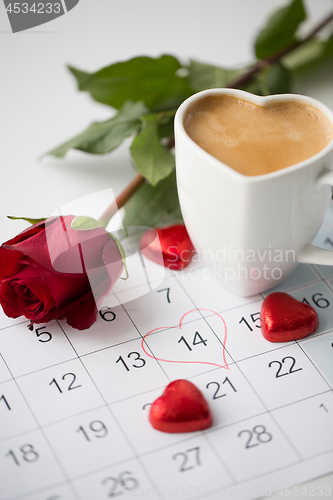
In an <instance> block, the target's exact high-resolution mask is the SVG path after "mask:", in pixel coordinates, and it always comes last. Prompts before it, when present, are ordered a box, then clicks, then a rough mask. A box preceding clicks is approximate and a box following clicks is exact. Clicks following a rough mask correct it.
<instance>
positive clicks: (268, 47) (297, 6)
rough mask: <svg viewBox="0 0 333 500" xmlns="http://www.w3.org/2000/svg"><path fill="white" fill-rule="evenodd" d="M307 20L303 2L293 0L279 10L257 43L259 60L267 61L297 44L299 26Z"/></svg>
mask: <svg viewBox="0 0 333 500" xmlns="http://www.w3.org/2000/svg"><path fill="white" fill-rule="evenodd" d="M305 19H306V12H305V9H304V6H303V2H302V0H293V1H292V2H291V3H290V4H289V5H287V6H286V7H283V8H282V9H279V10H278V11H277V12H275V13H274V14H273V15H272V16H271V17H270V18H269V20H268V22H267V24H266V26H265V27H264V28H263V29H262V30H261V32H260V33H259V35H258V37H257V39H256V42H255V53H256V56H257V58H258V59H267V58H268V57H269V56H271V55H272V54H274V53H275V52H278V51H280V50H282V49H284V48H285V47H287V46H289V45H291V44H292V43H293V42H295V40H296V38H295V33H296V31H297V28H298V26H299V25H300V23H302V22H303V21H304V20H305Z"/></svg>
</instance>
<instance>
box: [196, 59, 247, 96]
mask: <svg viewBox="0 0 333 500" xmlns="http://www.w3.org/2000/svg"><path fill="white" fill-rule="evenodd" d="M188 70H189V83H190V85H191V87H193V89H194V90H196V91H200V90H205V89H213V88H223V87H226V86H228V85H229V84H230V83H231V82H232V81H233V80H235V79H236V78H238V77H239V76H240V75H241V74H243V73H244V70H241V69H225V68H220V67H218V66H212V65H210V64H204V63H201V62H197V61H193V60H192V61H190V65H189V67H188Z"/></svg>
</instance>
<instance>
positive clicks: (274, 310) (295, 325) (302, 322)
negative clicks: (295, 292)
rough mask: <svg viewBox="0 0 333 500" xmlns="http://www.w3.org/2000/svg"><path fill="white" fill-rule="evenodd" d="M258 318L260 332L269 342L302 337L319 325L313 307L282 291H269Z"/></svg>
mask: <svg viewBox="0 0 333 500" xmlns="http://www.w3.org/2000/svg"><path fill="white" fill-rule="evenodd" d="M260 320H261V333H262V334H263V336H264V337H265V339H266V340H269V341H270V342H287V341H290V340H299V339H303V338H304V337H307V336H308V335H310V334H311V333H313V332H314V331H315V330H316V329H317V328H318V326H319V319H318V314H317V313H316V311H315V310H314V309H313V307H311V306H310V305H309V304H305V303H304V302H300V301H299V300H296V299H294V297H292V296H291V295H288V294H287V293H283V292H275V293H271V294H270V295H268V297H266V298H265V300H264V302H263V304H262V307H261V312H260Z"/></svg>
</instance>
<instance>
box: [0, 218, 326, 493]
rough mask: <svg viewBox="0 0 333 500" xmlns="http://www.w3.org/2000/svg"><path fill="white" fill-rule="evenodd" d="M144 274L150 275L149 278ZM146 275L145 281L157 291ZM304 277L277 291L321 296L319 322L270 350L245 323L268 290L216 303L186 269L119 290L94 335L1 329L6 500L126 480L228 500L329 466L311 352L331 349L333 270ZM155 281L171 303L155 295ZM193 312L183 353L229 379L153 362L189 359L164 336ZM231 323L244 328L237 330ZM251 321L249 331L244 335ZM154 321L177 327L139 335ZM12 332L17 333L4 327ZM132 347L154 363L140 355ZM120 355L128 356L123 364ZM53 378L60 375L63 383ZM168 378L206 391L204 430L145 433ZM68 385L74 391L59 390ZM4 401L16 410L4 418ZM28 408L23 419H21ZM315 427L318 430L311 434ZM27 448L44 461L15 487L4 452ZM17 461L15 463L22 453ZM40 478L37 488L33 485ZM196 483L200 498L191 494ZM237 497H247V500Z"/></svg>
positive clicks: (198, 368) (200, 368) (103, 488)
mask: <svg viewBox="0 0 333 500" xmlns="http://www.w3.org/2000/svg"><path fill="white" fill-rule="evenodd" d="M332 216H333V212H332ZM332 227H333V225H332ZM146 271H147V272H148V271H149V273H150V271H151V269H150V268H149V269H148V268H147V269H146ZM149 273H148V279H149V280H150V282H151V283H153V282H154V283H155V282H157V281H158V280H154V279H153V276H152V275H150V274H149ZM304 273H305V274H304V276H303V275H302V274H301V273H300V272H298V274H297V273H296V275H294V276H296V277H293V278H292V279H291V280H290V281H288V279H289V278H288V279H287V281H286V284H285V285H282V287H281V286H279V290H283V291H287V293H289V292H290V293H291V294H292V295H294V296H295V297H296V298H300V300H302V298H303V293H304V297H306V299H307V300H308V301H309V302H311V301H312V297H313V294H314V293H317V292H318V293H319V292H320V293H321V294H322V295H317V296H316V297H315V298H317V299H318V297H320V298H322V301H321V302H319V306H320V305H325V304H326V302H327V304H328V306H327V307H326V308H322V309H321V308H320V307H319V308H318V305H317V304H316V303H315V304H314V306H315V307H316V309H317V311H318V313H319V316H320V321H321V325H320V329H319V332H314V334H312V335H311V336H308V337H306V338H304V339H300V340H299V341H293V342H288V343H281V344H279V345H278V346H277V345H274V344H269V343H267V341H265V340H264V339H263V337H262V335H261V333H260V329H259V328H255V327H256V326H258V324H259V319H258V312H259V309H260V304H262V301H263V300H264V299H265V296H266V294H265V293H262V294H258V295H256V296H254V297H250V298H246V299H245V300H244V299H243V298H240V299H238V298H237V297H236V296H234V295H231V294H230V295H228V293H229V292H226V291H225V290H224V291H222V293H221V297H220V296H218V295H216V292H217V291H218V289H217V288H216V287H215V284H213V285H212V291H211V292H210V285H209V284H208V282H207V281H204V278H200V276H199V278H198V280H197V281H196V282H193V283H192V282H191V281H190V278H191V275H189V274H188V275H187V274H186V271H185V272H184V273H176V272H174V271H173V272H171V271H170V272H169V271H167V272H166V278H165V280H164V282H163V283H162V284H161V285H160V286H157V288H155V289H152V290H151V291H150V293H149V294H146V295H142V296H140V297H138V298H137V299H136V300H134V301H129V302H128V303H127V302H126V303H124V304H123V303H121V302H120V295H119V294H118V291H117V292H112V295H113V297H114V298H113V299H112V300H113V302H119V304H117V305H115V306H112V307H111V306H110V307H109V306H108V310H110V311H111V310H114V314H113V315H114V321H112V322H109V323H107V322H106V320H104V318H103V316H102V319H101V318H100V317H99V316H98V318H97V323H96V325H93V327H92V330H91V335H90V332H87V334H85V333H84V332H83V333H80V332H79V333H77V332H74V333H75V335H74V333H73V332H72V329H71V328H70V327H68V328H67V324H66V323H65V322H63V321H60V322H57V325H58V326H57V328H59V329H60V331H61V332H62V335H58V334H57V330H56V329H55V327H54V326H50V329H49V328H48V327H46V328H44V330H45V331H44V330H41V332H42V334H43V332H44V335H43V337H41V339H42V340H43V341H47V340H50V342H48V343H45V344H44V343H43V344H42V343H40V341H39V342H38V341H37V343H36V335H35V334H33V335H31V334H30V335H29V334H28V335H25V333H28V332H25V330H26V328H25V326H24V325H25V323H26V321H24V322H22V323H15V324H14V325H9V326H8V325H7V326H5V327H2V328H0V351H1V353H0V390H3V394H4V397H5V398H6V400H3V401H2V400H1V399H0V418H2V416H3V417H5V418H6V421H5V426H6V425H7V427H8V429H7V430H6V431H5V432H3V433H2V434H0V444H1V447H2V448H1V449H2V453H1V454H0V469H1V467H2V465H1V464H4V465H6V470H8V471H10V476H11V477H13V478H17V479H16V482H15V483H14V482H13V484H12V485H10V484H9V483H8V485H7V487H6V489H5V491H4V494H5V496H4V499H5V500H20V499H22V500H23V499H25V498H28V497H29V499H30V498H31V499H32V498H33V499H34V500H45V498H44V496H45V497H46V496H47V497H50V498H51V497H53V496H54V497H55V498H57V500H58V499H59V500H74V499H75V500H91V499H92V498H93V499H94V500H104V499H105V498H106V497H107V495H108V494H109V495H110V493H111V492H116V493H119V494H120V493H121V487H122V483H121V481H122V480H123V481H125V482H124V483H123V484H128V485H130V486H131V487H134V488H142V489H143V490H142V491H144V493H143V496H147V497H148V496H149V492H148V489H147V488H149V489H151V490H152V491H154V492H155V495H156V496H157V498H159V499H160V500H166V499H167V498H170V496H171V494H172V493H170V494H169V493H167V489H168V488H169V487H170V488H171V490H170V491H173V494H175V491H177V488H178V487H179V485H184V487H189V485H192V486H193V488H192V489H193V492H192V493H191V495H190V497H191V498H196V499H199V498H207V499H208V498H209V499H212V498H213V497H214V493H209V488H210V487H213V488H214V491H216V492H221V491H223V490H225V491H226V500H230V499H231V498H232V497H231V496H230V495H231V494H228V493H227V489H228V488H232V487H239V486H242V487H243V486H246V485H252V484H255V485H259V484H263V485H265V484H266V485H267V484H268V483H267V481H269V480H270V478H272V477H273V476H274V478H279V477H281V483H282V485H284V484H286V482H284V481H287V479H284V478H288V477H289V478H290V474H291V473H292V472H291V473H290V474H289V472H288V471H298V472H299V474H300V475H298V476H297V477H298V478H300V480H302V478H303V480H305V479H306V475H307V474H309V471H310V470H311V467H312V465H313V464H316V467H317V469H316V471H320V470H323V471H324V470H325V471H326V470H327V468H328V465H327V464H326V462H327V460H329V457H331V456H332V455H333V442H332V439H331V436H332V431H331V426H330V417H331V413H330V412H331V411H332V410H333V398H332V396H333V389H332V388H331V387H330V383H329V380H330V378H327V376H326V375H327V373H328V377H330V376H331V375H330V373H331V372H330V371H329V372H327V371H325V370H327V369H328V370H329V368H327V360H326V361H325V363H326V365H325V364H324V365H320V361H321V359H320V358H319V361H318V359H317V357H316V356H317V354H316V352H317V351H316V349H317V347H316V346H317V345H318V346H319V348H318V349H319V350H320V348H321V346H323V349H324V348H325V346H326V345H327V349H328V346H329V345H330V344H329V343H328V342H329V340H330V338H331V337H330V335H331V333H332V332H333V320H332V319H331V317H332V314H331V310H332V306H333V299H332V296H333V285H332V284H330V283H328V280H329V279H330V276H331V278H333V274H332V275H330V276H329V275H327V276H321V273H320V271H319V269H317V268H316V267H315V266H309V269H307V268H304ZM141 274H142V272H141ZM183 275H184V277H185V280H183V279H182V278H183ZM145 279H146V280H147V275H146V276H145ZM140 286H141V285H140ZM165 286H167V287H168V294H166V292H163V293H158V291H159V288H164V287H165ZM138 287H139V285H138V286H137V287H135V288H138ZM152 288H153V287H152ZM221 290H222V289H221ZM124 291H125V292H126V287H125V288H124ZM326 291H327V292H326ZM121 293H122V292H121ZM169 294H170V296H169ZM166 295H167V296H166ZM169 298H170V300H171V302H170V301H169ZM324 301H326V302H324ZM197 304H203V308H207V309H209V308H211V310H212V311H214V310H215V311H217V314H218V315H220V316H221V317H222V318H223V320H224V321H225V322H226V324H227V328H228V336H227V341H226V342H224V340H223V337H222V336H221V333H222V332H223V327H222V326H221V328H220V327H219V319H218V318H217V315H216V314H215V313H209V312H208V313H207V311H203V310H200V308H199V307H198V306H197ZM210 304H212V305H211V307H210ZM192 305H193V311H197V312H196V313H195V314H196V316H197V317H196V319H193V318H192V317H191V316H187V317H185V318H184V321H183V323H182V325H184V326H186V327H187V330H186V329H185V330H184V333H183V334H182V333H181V334H180V335H184V336H185V337H184V338H186V339H187V341H188V342H192V340H193V339H192V337H193V333H191V332H192V330H194V328H192V327H195V326H196V325H199V323H198V321H200V322H201V323H200V325H202V331H201V335H202V338H201V340H202V342H199V343H198V346H195V347H193V349H191V350H193V351H194V352H195V354H196V353H198V361H199V362H200V360H203V359H205V360H207V362H208V361H209V360H210V359H211V358H210V357H211V356H212V355H214V356H219V353H222V349H223V348H225V353H226V355H227V356H228V357H227V361H228V366H229V368H230V371H228V372H227V371H226V370H225V368H223V367H217V366H214V367H213V366H212V365H211V366H209V368H208V365H204V364H201V365H200V364H198V365H195V364H191V365H186V364H183V365H182V364H177V363H175V362H171V363H164V362H163V361H160V360H158V359H157V358H156V356H155V353H158V354H161V353H163V354H167V353H168V352H170V353H174V356H175V357H174V358H172V359H175V360H176V359H179V360H181V359H182V356H184V360H186V359H193V358H191V356H192V354H194V352H193V353H191V352H188V353H187V349H186V344H185V343H184V342H182V343H181V344H180V345H181V347H179V350H178V351H177V348H178V346H177V341H178V338H179V336H180V335H179V336H178V337H177V335H175V336H174V337H170V336H168V331H170V330H171V331H174V330H175V329H176V328H177V327H178V326H179V322H178V321H179V320H180V318H181V317H182V316H183V314H185V313H186V311H189V310H190V309H191V306H192ZM206 313H207V314H206ZM252 313H253V314H252ZM113 315H111V314H108V315H107V316H106V318H107V319H109V318H110V317H111V318H113ZM252 316H253V317H252ZM241 317H242V318H244V319H243V321H242V322H241V324H239V319H240V318H241ZM251 318H252V319H251ZM257 319H258V321H257ZM6 321H7V320H6ZM252 321H253V323H252ZM254 321H257V323H255V322H254ZM247 322H249V323H248V324H249V325H250V326H252V328H250V327H249V328H247V326H248V324H247ZM163 324H164V325H165V324H172V325H174V326H172V327H162V328H161V329H159V330H156V331H154V332H152V333H151V336H148V337H147V338H145V335H146V333H148V332H149V331H150V330H153V329H154V328H156V326H158V325H163ZM221 325H222V323H221ZM12 327H13V328H15V331H14V330H12V332H13V335H11V331H9V330H8V328H12ZM52 328H54V330H52ZM198 329H199V328H198ZM47 330H49V332H51V334H52V337H50V339H48V337H47V335H45V333H46V331H47ZM199 331H200V329H199ZM53 332H56V333H55V334H54V333H53ZM104 332H105V336H104ZM202 332H205V334H203V333H202ZM113 333H115V335H114V336H113ZM157 333H158V334H159V335H157ZM174 333H175V332H174ZM14 334H15V335H14ZM51 334H50V333H49V334H48V335H49V336H50V335H51ZM95 334H96V336H95ZM122 334H124V335H122ZM170 335H171V334H170ZM191 335H192V337H191ZM205 335H207V336H205ZM13 339H15V340H17V342H16V345H13V344H12V342H13ZM51 339H52V340H51ZM170 339H173V340H172V341H170ZM205 339H208V342H207V340H205ZM326 339H327V340H326ZM21 340H22V342H21ZM37 340H38V338H37ZM142 340H144V341H145V346H147V349H149V351H148V352H149V353H151V354H152V356H153V358H154V361H155V363H152V362H150V361H149V358H150V356H149V358H148V356H144V354H143V353H142V350H141V341H142ZM150 340H151V342H150ZM34 342H35V343H34ZM170 342H171V347H169V346H170ZM193 342H194V340H193ZM317 343H318V344H317ZM206 344H207V345H206ZM190 345H191V347H192V343H191V344H190ZM193 345H194V343H193ZM67 346H68V347H67ZM204 346H205V347H204ZM161 349H162V350H161ZM168 349H169V351H168ZM130 350H132V351H133V353H132V355H133V357H131V358H129V357H127V356H128V354H131V353H130V352H129V351H130ZM136 351H138V352H136ZM189 351H190V350H189ZM184 353H185V354H184ZM298 353H299V354H298ZM178 355H179V356H178ZM44 356H45V360H44ZM137 356H138V357H137ZM186 356H187V357H186ZM200 356H201V357H200ZM206 356H207V357H206ZM143 357H144V358H145V360H143ZM161 357H162V356H161ZM164 357H166V358H168V356H167V355H166V356H164ZM205 357H206V358H205ZM284 357H285V358H286V359H287V361H288V359H289V360H290V363H289V362H288V363H287V362H286V363H285V364H284V365H283V369H282V372H283V374H286V375H288V377H282V378H281V379H279V380H278V381H276V378H277V377H276V372H277V371H278V368H279V366H280V365H281V367H282V361H281V360H282V359H283V358H284ZM30 358H31V359H30ZM212 359H215V358H212ZM20 360H22V364H20ZM292 360H293V362H294V364H295V363H296V365H295V368H294V370H295V371H297V372H298V373H297V374H296V375H289V374H290V373H293V369H292V367H291V362H292ZM144 361H145V363H144ZM170 361H171V360H170ZM271 361H273V362H274V363H276V364H274V365H273V369H270V370H269V368H268V367H267V364H268V362H271ZM204 362H205V361H202V363H204ZM115 363H118V364H115ZM7 365H8V366H7ZM133 365H134V366H135V365H136V367H135V368H134V367H133ZM292 366H294V365H292ZM9 367H10V369H9ZM141 367H142V368H141ZM270 368H271V367H270ZM288 370H289V371H288ZM301 370H302V371H301ZM14 375H15V376H14ZM267 375H269V376H267ZM62 376H63V377H64V376H65V377H67V378H66V379H65V384H64V385H62V380H64V379H63V378H62ZM325 376H326V378H325ZM10 377H11V378H10ZM52 377H53V378H52ZM75 377H76V378H75ZM178 378H184V379H187V380H190V381H192V382H193V383H194V384H195V385H196V386H197V387H198V388H200V389H201V391H202V392H203V394H204V396H205V397H206V396H207V395H208V397H207V401H208V402H209V405H210V406H211V408H212V413H213V415H214V422H213V426H212V427H210V428H209V429H206V430H204V431H200V432H196V433H189V434H180V435H169V434H168V433H162V432H158V431H156V430H155V429H152V427H151V425H150V423H149V420H148V413H149V407H148V406H146V405H150V404H152V402H153V401H154V400H155V399H156V397H158V396H159V395H161V394H162V392H163V390H164V388H165V386H166V385H167V384H168V381H170V380H175V379H178ZM56 384H57V385H56ZM70 384H72V386H73V388H74V389H75V391H74V390H73V392H72V391H71V392H68V391H69V387H71V386H70ZM211 384H213V385H211ZM49 385H51V388H49ZM208 386H209V388H208ZM79 387H82V388H83V389H79ZM60 389H61V390H60ZM79 391H81V392H79ZM205 391H206V392H205ZM218 391H219V392H218ZM61 393H62V394H61ZM1 394H2V392H1V393H0V398H1ZM221 395H225V396H226V397H223V398H221ZM215 396H216V398H215ZM66 398H67V399H66ZM208 398H209V399H208ZM9 405H10V407H11V408H13V413H12V412H11V411H7V406H9ZM317 407H318V409H317ZM14 410H15V412H16V413H15V415H17V412H20V411H21V412H22V418H21V420H17V421H16V420H15V419H14V418H13V419H12V421H11V420H10V418H11V416H12V415H13V417H14ZM316 411H318V415H319V417H318V416H316V415H317V414H316V413H315V412H316ZM27 412H30V413H29V415H31V417H30V419H29V418H28V419H27V420H26V422H25V423H24V424H23V423H22V421H23V420H24V415H26V414H27ZM15 418H16V417H15ZM294 419H296V422H294ZM297 419H298V420H297ZM312 422H320V425H319V423H318V425H317V426H313V424H312ZM0 433H1V429H0ZM324 434H325V439H324V438H323V435H324ZM25 436H26V438H25ZM30 436H31V437H30ZM304 436H306V439H305V438H304ZM37 438H38V439H37ZM104 438H105V441H104V440H103V439H104ZM30 440H31V443H32V445H33V446H34V449H35V450H36V452H38V453H39V455H40V460H39V461H38V462H37V463H39V464H40V465H39V466H38V465H37V467H35V466H34V465H33V464H31V465H29V466H28V469H27V470H29V472H30V470H32V471H35V472H34V474H35V476H34V477H36V478H37V477H38V481H36V482H35V483H32V482H31V481H30V483H29V480H28V483H29V487H26V488H25V490H24V488H23V487H20V486H19V484H20V478H21V470H22V469H20V470H18V469H19V468H18V467H17V468H16V469H15V467H16V466H15V463H14V461H13V459H12V456H7V457H6V453H7V449H8V450H14V451H15V452H16V451H17V452H19V446H21V444H22V443H25V442H27V443H28V442H30ZM38 443H40V444H38ZM42 443H44V444H43V447H42V446H41V444H42ZM263 443H267V444H263ZM248 444H249V445H250V446H247V445H248ZM247 447H248V448H249V449H247ZM43 450H44V451H43ZM194 450H197V451H194ZM17 457H18V458H20V459H21V460H22V457H21V455H20V456H19V455H17ZM48 457H49V458H48ZM28 458H29V459H30V458H31V457H30V456H28ZM32 458H33V457H32ZM51 459H52V460H53V462H54V463H56V464H58V465H57V467H54V469H56V470H58V469H59V473H58V472H57V474H58V475H57V474H56V473H53V472H52V470H51V469H50V470H46V464H48V463H50V462H48V461H47V460H51ZM1 461H2V462H1ZM53 462H52V463H53ZM59 464H61V465H59ZM34 467H35V468H34ZM39 471H40V474H38V472H39ZM64 471H65V474H64ZM126 471H127V472H126ZM300 471H301V472H300ZM123 473H124V474H125V476H122V475H121V474H123ZM44 474H45V475H46V479H45V481H40V480H39V478H40V477H42V476H43V475H44ZM126 474H128V475H127V476H126ZM316 474H317V472H316ZM60 477H61V478H63V479H62V480H61V481H60V480H59V479H60ZM122 478H123V479H122ZM127 478H128V481H129V482H128V483H126V481H127ZM103 480H104V483H103ZM265 481H266V482H265ZM288 481H290V479H288ZM196 485H197V486H200V488H201V489H200V488H199V487H198V488H197V489H196V490H195V489H194V487H195V486H196ZM164 487H166V491H164V490H165V488H164ZM163 488H164V490H163ZM139 491H140V490H139V489H138V495H139ZM202 491H204V493H202ZM41 492H43V493H44V492H45V495H42V493H41ZM46 492H47V493H46ZM133 493H134V492H133ZM35 497H36V498H35ZM37 497H38V498H37ZM1 498H2V496H1ZM244 500H254V497H251V498H250V495H249V497H246V499H245V498H244Z"/></svg>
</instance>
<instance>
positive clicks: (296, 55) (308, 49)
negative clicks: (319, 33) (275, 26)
mask: <svg viewBox="0 0 333 500" xmlns="http://www.w3.org/2000/svg"><path fill="white" fill-rule="evenodd" d="M332 56H333V34H332V35H331V36H330V37H329V38H328V39H327V40H319V39H318V38H312V39H311V40H309V41H308V42H306V43H304V44H302V45H300V46H299V47H298V48H296V49H295V50H293V51H292V52H290V53H289V54H287V55H286V56H284V57H283V59H282V62H283V64H284V66H285V67H286V68H288V69H290V70H291V71H292V72H293V73H295V74H296V73H304V72H305V71H309V70H313V69H314V67H316V66H317V65H318V64H320V63H323V62H325V61H326V60H327V59H328V58H330V57H332Z"/></svg>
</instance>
